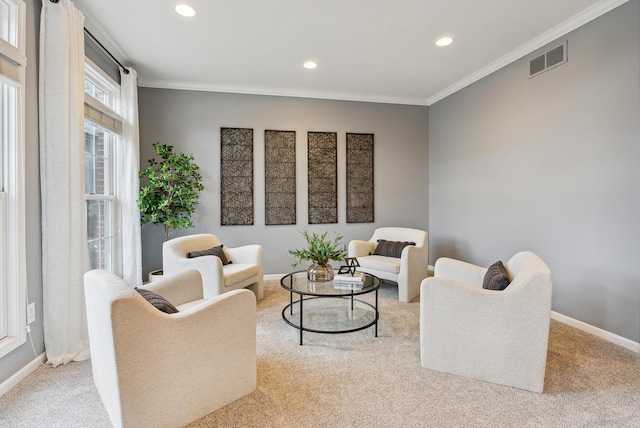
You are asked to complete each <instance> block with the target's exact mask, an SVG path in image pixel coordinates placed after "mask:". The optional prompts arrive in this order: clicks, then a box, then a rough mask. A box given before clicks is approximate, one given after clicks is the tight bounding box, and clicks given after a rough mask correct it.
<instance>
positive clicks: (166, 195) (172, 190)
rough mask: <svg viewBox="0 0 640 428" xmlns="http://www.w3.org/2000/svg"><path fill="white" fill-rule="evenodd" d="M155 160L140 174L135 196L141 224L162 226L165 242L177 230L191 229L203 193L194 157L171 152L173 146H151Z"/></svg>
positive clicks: (150, 161)
mask: <svg viewBox="0 0 640 428" xmlns="http://www.w3.org/2000/svg"><path fill="white" fill-rule="evenodd" d="M153 148H154V150H155V152H156V157H157V158H159V159H156V158H152V159H149V161H148V162H149V166H148V167H146V168H145V169H143V170H142V171H140V179H141V181H144V183H143V186H142V187H141V188H140V195H139V196H138V207H139V208H140V214H141V220H142V223H143V224H144V223H153V224H162V225H163V226H164V236H165V240H168V239H169V238H170V237H171V233H172V232H173V231H174V230H176V229H184V228H187V227H193V222H192V221H191V215H192V214H193V212H194V211H195V209H196V205H197V204H198V199H199V198H200V192H201V191H202V190H204V186H203V185H202V175H200V172H199V170H200V167H199V166H198V165H197V164H196V163H195V162H194V157H193V155H187V154H184V153H173V146H170V145H167V144H160V143H159V142H157V143H155V144H153Z"/></svg>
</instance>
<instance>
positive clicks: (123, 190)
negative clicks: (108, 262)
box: [117, 68, 142, 287]
mask: <svg viewBox="0 0 640 428" xmlns="http://www.w3.org/2000/svg"><path fill="white" fill-rule="evenodd" d="M128 70H129V73H128V74H125V73H124V72H123V71H120V94H121V96H120V106H121V108H122V119H123V120H122V137H121V150H119V151H118V152H119V156H118V160H117V165H118V175H117V177H118V200H119V201H120V207H121V219H122V221H121V225H122V227H121V234H120V236H121V237H122V278H123V279H124V280H125V282H126V283H128V284H129V285H131V286H133V287H138V286H141V285H142V244H141V237H140V210H139V209H138V204H137V199H138V190H139V189H140V184H139V179H138V170H139V169H140V138H139V132H138V86H137V76H138V75H137V73H136V71H135V70H134V69H133V68H128Z"/></svg>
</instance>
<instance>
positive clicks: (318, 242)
mask: <svg viewBox="0 0 640 428" xmlns="http://www.w3.org/2000/svg"><path fill="white" fill-rule="evenodd" d="M302 236H304V239H305V241H307V248H304V249H302V250H289V255H290V256H291V257H293V264H292V266H293V267H296V266H298V265H299V264H300V263H301V262H302V261H303V260H312V261H315V262H318V263H321V264H325V263H327V262H328V261H329V260H335V261H337V262H339V261H342V260H344V258H345V256H346V255H347V248H346V247H345V246H344V245H342V246H341V245H340V240H342V235H336V236H335V237H334V238H333V239H331V238H327V232H324V233H323V234H322V235H318V234H317V233H312V234H309V233H308V232H307V231H306V230H305V231H304V232H302Z"/></svg>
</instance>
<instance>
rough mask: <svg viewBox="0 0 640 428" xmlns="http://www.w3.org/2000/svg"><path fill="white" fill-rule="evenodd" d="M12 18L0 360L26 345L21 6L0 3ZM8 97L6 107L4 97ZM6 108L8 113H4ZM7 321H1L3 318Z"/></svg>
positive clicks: (0, 252) (0, 52)
mask: <svg viewBox="0 0 640 428" xmlns="http://www.w3.org/2000/svg"><path fill="white" fill-rule="evenodd" d="M0 2H2V3H3V4H6V5H8V6H9V7H11V8H13V9H12V11H13V12H15V13H13V14H11V15H10V16H8V17H7V19H8V24H7V25H8V26H9V27H11V28H12V29H13V30H14V32H15V34H14V35H15V43H10V42H9V41H7V40H5V39H3V38H2V37H1V35H0V61H3V65H6V66H7V67H6V69H4V70H3V71H4V74H3V75H2V76H0V80H1V83H2V84H1V85H0V87H1V88H2V89H1V91H2V104H3V105H2V108H1V109H0V110H2V111H1V112H0V120H2V121H3V133H2V135H0V146H1V147H0V149H1V150H3V156H2V159H1V161H2V162H3V168H2V174H3V180H2V181H3V188H2V189H0V193H2V195H1V196H0V205H1V206H2V207H1V208H2V211H0V234H2V237H1V239H0V263H2V270H0V295H1V296H2V298H3V299H4V300H2V302H1V303H0V304H1V305H2V307H0V311H2V313H3V314H4V315H3V322H4V324H5V326H4V327H3V330H5V331H4V332H3V334H4V333H5V332H6V336H5V337H1V338H0V357H3V356H4V355H6V354H8V353H9V352H11V351H13V350H14V349H16V348H18V347H19V346H21V345H22V344H24V343H25V342H26V340H27V334H26V333H27V329H26V327H27V319H26V312H27V278H26V250H25V230H26V227H25V148H24V145H25V87H24V86H25V75H26V73H25V67H26V65H27V58H26V55H25V51H26V49H25V45H26V39H25V27H26V15H25V12H26V5H25V3H24V0H0ZM9 88H12V89H11V90H9ZM8 92H11V95H10V97H11V98H12V99H11V100H10V103H11V105H10V106H9V105H8V103H7V102H5V101H7V100H6V97H7V93H8ZM6 107H10V109H6ZM5 317H6V318H5Z"/></svg>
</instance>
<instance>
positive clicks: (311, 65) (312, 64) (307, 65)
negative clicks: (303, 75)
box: [303, 61, 318, 70]
mask: <svg viewBox="0 0 640 428" xmlns="http://www.w3.org/2000/svg"><path fill="white" fill-rule="evenodd" d="M317 66H318V64H316V63H315V62H313V61H307V62H305V63H304V64H303V67H304V68H306V69H307V70H313V69H314V68H316V67H317Z"/></svg>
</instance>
